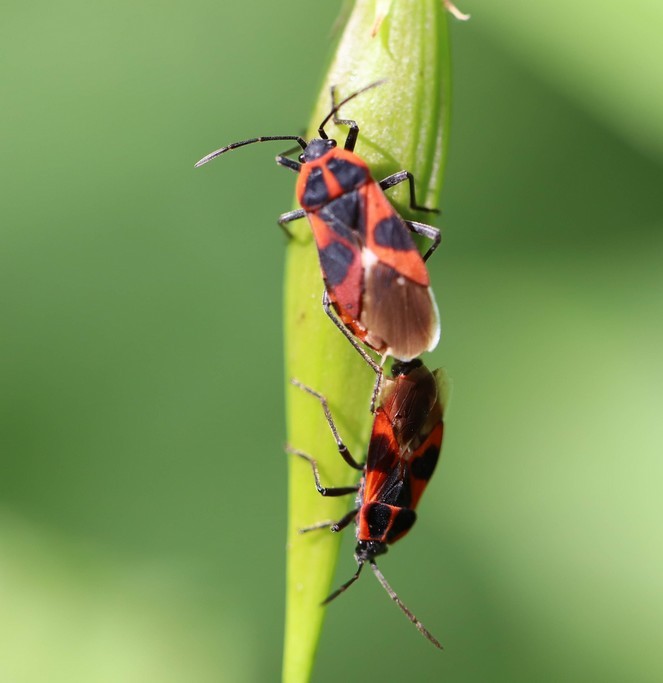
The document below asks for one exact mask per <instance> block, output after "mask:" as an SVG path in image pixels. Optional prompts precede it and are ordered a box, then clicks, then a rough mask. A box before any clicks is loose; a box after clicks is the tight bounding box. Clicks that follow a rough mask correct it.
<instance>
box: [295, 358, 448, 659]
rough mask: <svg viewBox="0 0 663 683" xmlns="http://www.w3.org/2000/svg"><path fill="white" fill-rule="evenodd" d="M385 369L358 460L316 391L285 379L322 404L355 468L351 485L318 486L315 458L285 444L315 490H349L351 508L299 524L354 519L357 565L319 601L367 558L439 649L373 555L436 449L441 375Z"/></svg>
mask: <svg viewBox="0 0 663 683" xmlns="http://www.w3.org/2000/svg"><path fill="white" fill-rule="evenodd" d="M391 372H392V376H393V379H386V380H385V381H384V383H383V386H382V388H381V391H380V403H379V405H378V408H377V410H376V412H375V419H374V422H373V431H372V434H371V440H370V443H369V446H368V455H367V458H366V464H365V465H361V464H359V463H358V462H357V461H356V460H355V459H354V458H353V457H352V455H351V454H350V452H349V451H348V449H347V447H346V446H345V444H344V443H343V441H342V440H341V438H340V436H339V434H338V431H337V429H336V426H335V424H334V421H333V419H332V416H331V413H330V412H329V407H328V406H327V401H326V400H325V398H324V396H322V395H321V394H319V393H317V392H316V391H314V390H313V389H311V388H309V387H307V386H305V385H303V384H301V383H300V382H297V381H295V380H293V384H295V385H297V386H298V387H300V388H301V389H304V390H305V391H307V392H308V393H309V394H312V395H313V396H315V397H316V398H317V399H318V400H319V401H320V403H321V404H322V407H323V410H324V412H325V417H326V418H327V422H328V423H329V426H330V428H331V430H332V434H333V435H334V438H335V439H336V443H337V444H338V450H339V453H340V454H341V456H342V457H343V459H344V460H345V462H346V463H348V465H350V466H351V467H354V468H355V469H358V470H362V471H363V476H362V478H361V481H360V483H359V485H357V486H343V487H337V488H326V487H324V486H322V484H321V483H320V475H319V473H318V466H317V463H316V461H315V460H314V459H313V458H312V457H311V456H310V455H307V454H306V453H303V452H301V451H298V450H295V449H292V448H288V451H289V452H290V453H293V454H294V455H298V456H299V457H301V458H304V459H305V460H307V461H308V462H309V463H310V465H311V468H312V469H313V476H314V478H315V485H316V488H317V489H318V491H319V492H320V493H321V494H322V495H323V496H343V495H348V494H351V493H357V507H356V508H354V509H352V510H350V512H349V513H348V514H347V515H345V516H344V517H343V518H342V519H341V520H339V521H338V522H320V523H318V524H315V525H313V526H311V527H307V528H306V529H303V530H302V531H310V530H312V529H321V528H330V529H331V530H332V531H340V530H341V529H344V528H345V527H346V526H347V525H348V524H350V522H352V521H353V520H354V521H355V522H356V527H357V529H356V533H357V547H356V548H355V559H356V561H357V563H358V565H359V567H358V569H357V571H356V573H355V574H354V575H353V576H352V578H351V579H350V580H349V581H347V582H346V583H344V584H343V585H342V586H341V587H340V588H338V589H337V590H336V591H334V592H333V593H332V594H331V595H330V596H329V597H328V598H327V599H326V600H325V601H324V603H323V604H327V603H328V602H330V601H331V600H333V599H334V598H336V597H337V596H338V595H340V594H341V593H343V592H344V591H345V590H346V589H347V588H348V587H349V586H351V585H352V584H353V583H354V582H355V581H356V580H357V579H358V578H359V574H360V573H361V570H362V568H363V566H364V564H366V563H367V562H368V563H369V564H370V565H371V569H372V570H373V572H374V573H375V575H376V577H377V578H378V580H379V581H380V583H381V584H382V586H383V587H384V589H385V590H386V591H387V593H389V596H390V597H391V599H392V600H394V602H396V604H397V605H398V606H399V607H400V608H401V610H402V611H403V612H404V613H405V615H406V616H407V618H408V619H409V620H410V621H411V622H412V623H413V624H414V625H415V626H416V627H417V629H419V631H420V632H421V633H422V634H423V635H424V636H425V637H426V638H428V640H430V641H431V642H432V643H433V644H434V645H435V646H437V647H439V648H440V649H442V646H441V645H440V643H439V642H438V641H437V640H436V639H435V638H434V637H433V636H432V635H431V633H430V632H429V631H428V630H427V629H426V628H425V627H424V626H423V624H422V623H421V622H420V621H419V620H418V619H417V618H416V617H415V616H414V614H412V612H410V610H409V609H408V608H407V607H406V606H405V605H404V604H403V603H402V602H401V600H400V599H399V598H398V596H397V595H396V593H395V592H394V591H393V589H392V588H391V586H390V585H389V584H388V583H387V581H386V579H385V578H384V576H383V575H382V573H381V572H380V570H379V569H378V567H377V565H376V562H375V558H376V557H377V556H378V555H382V554H384V553H386V552H387V550H388V546H389V545H391V544H392V543H395V542H396V541H398V540H399V539H401V538H403V536H405V534H407V533H408V531H409V530H410V529H411V528H412V525H413V524H414V522H415V521H416V518H417V514H416V512H415V509H416V507H417V505H418V503H419V500H420V498H421V495H422V493H423V492H424V489H425V488H426V486H427V484H428V482H429V481H430V478H431V476H432V475H433V472H434V470H435V466H436V464H437V461H438V457H439V455H440V448H441V446H442V436H443V432H444V408H445V403H446V401H447V394H448V380H447V378H446V375H445V373H444V372H443V371H442V370H436V371H435V372H433V373H431V372H430V371H429V370H428V369H427V368H426V367H425V366H424V365H423V363H422V362H421V361H420V360H419V359H415V360H412V361H408V362H400V363H394V365H393V367H392V371H391Z"/></svg>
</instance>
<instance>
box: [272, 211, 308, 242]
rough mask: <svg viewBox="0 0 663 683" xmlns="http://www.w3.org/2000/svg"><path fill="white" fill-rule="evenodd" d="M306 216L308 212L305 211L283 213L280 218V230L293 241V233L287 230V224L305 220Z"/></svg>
mask: <svg viewBox="0 0 663 683" xmlns="http://www.w3.org/2000/svg"><path fill="white" fill-rule="evenodd" d="M304 216H306V211H304V209H295V210H294V211H286V212H285V213H282V214H281V215H280V216H279V228H281V230H283V232H284V233H285V234H286V235H287V236H288V238H289V239H292V233H291V232H290V230H288V228H286V226H285V224H286V223H290V222H292V221H296V220H298V219H300V218H304Z"/></svg>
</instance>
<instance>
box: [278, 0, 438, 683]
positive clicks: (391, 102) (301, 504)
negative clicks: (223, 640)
mask: <svg viewBox="0 0 663 683" xmlns="http://www.w3.org/2000/svg"><path fill="white" fill-rule="evenodd" d="M380 79H387V80H386V82H385V83H383V84H382V85H380V86H378V87H376V88H373V89H371V90H369V91H367V92H366V93H363V94H361V95H360V96H358V97H357V98H356V99H354V100H352V101H351V102H350V103H348V105H347V106H345V107H344V108H343V110H342V111H341V117H342V118H350V119H355V120H356V121H357V123H358V124H359V127H360V132H359V142H358V144H357V147H356V152H357V153H358V154H359V155H360V156H361V157H363V158H364V159H366V161H367V162H368V163H369V165H370V167H371V169H372V171H373V175H374V177H375V178H376V179H378V180H380V179H382V178H383V177H385V176H387V175H389V174H391V173H394V172H395V171H398V170H401V169H407V170H410V171H411V172H412V173H413V174H414V176H415V180H416V187H417V193H418V194H417V201H418V203H419V204H422V203H424V204H426V205H428V206H436V205H437V201H438V196H439V193H440V189H441V185H442V169H443V166H444V160H445V157H446V141H447V131H448V121H449V104H450V78H449V42H448V34H447V16H446V14H445V12H444V10H443V7H442V3H441V0H392V1H391V2H380V1H379V0H358V2H356V3H355V6H354V9H353V10H352V12H351V14H350V16H349V18H348V21H347V24H346V27H345V29H344V31H343V35H342V36H341V39H340V42H339V46H338V49H337V52H336V54H335V56H334V58H333V60H332V64H331V67H330V69H329V71H328V73H327V76H326V78H325V81H324V84H323V86H322V88H321V91H320V97H319V98H318V102H317V105H316V108H315V112H314V114H313V117H312V120H311V126H310V129H309V131H308V133H309V136H316V130H317V127H318V125H319V123H320V122H321V121H322V119H323V118H324V117H325V115H326V114H327V113H328V112H329V110H330V106H331V105H330V102H331V100H330V86H332V85H335V86H336V88H337V91H338V96H339V98H342V97H346V96H347V95H350V94H352V93H353V92H355V91H356V90H359V89H360V88H362V87H364V86H366V85H368V84H369V83H372V82H374V81H377V80H380ZM326 130H327V133H328V135H329V136H330V137H334V138H336V139H338V140H339V144H342V141H344V140H345V136H346V134H347V128H344V127H340V128H336V127H334V125H333V124H330V125H329V126H328V127H327V128H326ZM389 195H390V197H391V198H392V199H393V200H394V201H395V202H396V204H397V205H398V207H399V211H400V212H401V213H403V214H404V215H406V216H407V215H408V214H410V212H409V211H408V209H407V206H408V205H409V195H408V189H407V183H403V185H402V186H400V187H398V188H394V190H390V191H389ZM429 218H430V217H428V218H425V219H424V220H429ZM292 226H293V230H294V233H295V237H294V239H292V240H290V243H289V245H288V248H287V259H286V274H285V356H286V357H285V361H286V363H285V380H286V410H287V434H288V437H287V438H288V443H289V444H290V445H291V446H292V447H293V448H296V449H299V450H302V451H305V452H307V453H309V454H310V455H312V456H313V457H314V458H315V459H316V460H317V461H318V464H319V468H320V477H321V480H322V484H323V486H346V485H349V484H352V483H354V482H356V480H357V475H358V473H357V472H356V471H355V470H352V469H351V468H350V467H348V466H347V465H346V463H345V462H344V461H343V460H342V458H341V456H340V455H339V453H338V451H337V448H336V444H335V442H334V439H333V437H332V434H331V432H330V430H329V427H328V425H327V423H326V421H325V419H324V414H323V412H322V408H321V406H320V403H319V402H318V401H317V400H316V399H315V398H314V397H313V396H310V395H309V394H306V393H305V392H303V391H302V390H301V389H298V388H296V387H293V386H292V385H291V384H290V380H291V379H292V378H296V379H298V380H299V381H301V382H303V383H304V384H307V385H308V386H310V387H312V388H313V389H315V390H317V391H319V392H321V393H322V394H324V395H325V396H326V397H327V399H328V401H329V404H330V409H331V412H332V415H333V417H334V419H335V421H336V424H337V427H338V430H339V434H340V435H341V438H342V439H343V440H344V441H345V442H346V444H347V445H348V447H349V448H350V451H351V452H352V453H353V455H354V456H355V459H357V460H358V461H363V460H364V458H365V453H366V445H367V441H368V437H369V435H370V429H371V423H372V418H371V414H370V412H369V400H370V395H371V389H372V386H373V382H374V379H375V378H374V373H373V371H372V370H371V369H370V368H369V367H368V366H367V365H366V364H365V363H364V361H363V360H362V359H361V358H360V357H359V355H358V354H357V352H356V351H355V350H354V349H353V348H352V347H351V345H350V344H349V343H348V341H347V340H346V339H345V337H344V336H343V335H342V334H341V333H340V332H339V331H338V330H337V329H336V328H335V327H334V325H333V324H332V322H331V321H330V320H329V319H328V318H327V316H326V315H325V313H324V311H323V309H322V305H321V298H322V291H323V283H322V278H321V275H320V267H319V264H318V257H317V252H316V249H315V244H314V242H313V238H312V235H311V231H310V228H309V226H308V223H307V221H306V220H301V221H297V222H296V223H293V224H292ZM288 457H289V459H290V460H289V511H288V541H287V578H286V584H287V596H286V633H285V652H284V662H283V681H284V683H306V682H307V681H309V680H310V675H311V670H312V666H313V661H314V656H315V651H316V647H317V643H318V640H319V636H320V629H321V626H322V619H323V616H324V608H322V607H321V606H320V603H321V602H322V600H323V599H324V598H325V597H326V596H327V595H328V594H329V592H330V591H331V589H332V579H333V578H334V574H335V568H336V559H337V554H338V544H339V540H340V537H339V536H338V535H335V534H332V533H331V532H330V531H329V530H327V529H322V530H318V531H313V532H310V533H307V534H303V535H302V534H300V533H299V531H298V530H299V529H300V528H301V527H304V526H307V525H311V524H313V523H315V522H318V521H322V520H338V519H340V518H341V517H342V516H343V515H344V514H345V513H346V512H347V511H348V510H349V508H350V507H351V506H352V505H353V504H354V501H353V499H352V496H346V497H342V498H324V497H322V496H321V495H320V494H319V493H318V492H317V490H316V489H315V486H314V481H313V475H312V473H311V468H310V466H309V465H308V463H306V462H305V461H304V460H301V459H300V458H296V457H294V456H288ZM344 533H352V531H351V530H350V529H348V530H347V531H345V532H344ZM343 569H344V571H343V573H342V580H343V579H345V578H349V576H350V575H351V574H352V573H353V572H354V570H355V565H354V563H353V562H352V560H351V558H350V557H348V558H346V561H344V562H343ZM346 575H347V576H346Z"/></svg>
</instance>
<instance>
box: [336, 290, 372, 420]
mask: <svg viewBox="0 0 663 683" xmlns="http://www.w3.org/2000/svg"><path fill="white" fill-rule="evenodd" d="M322 307H323V308H324V309H325V313H326V314H327V315H328V316H329V318H330V319H331V321H332V322H333V323H334V325H336V327H338V329H339V330H340V331H341V332H342V333H343V334H344V336H345V338H346V339H347V340H348V341H349V342H350V343H351V344H352V346H353V347H354V348H355V350H356V351H357V353H358V354H359V355H360V356H361V357H362V358H363V359H364V360H365V361H366V362H367V363H368V365H370V366H371V369H372V370H373V372H374V373H375V374H376V375H377V377H376V378H375V385H374V387H373V394H372V395H371V413H374V412H375V402H376V401H377V397H378V394H379V393H380V386H381V385H382V375H383V374H384V371H383V370H382V368H381V367H380V366H379V365H378V364H377V363H376V362H375V361H374V360H373V359H372V358H371V357H370V356H369V355H368V353H366V351H364V349H362V348H361V346H359V342H358V341H357V340H356V339H355V338H354V336H353V335H352V333H351V332H350V330H348V328H347V327H346V326H345V325H344V324H343V323H342V322H341V321H340V320H339V319H338V318H337V317H336V315H335V314H334V311H333V310H332V305H331V301H330V300H329V294H327V290H325V291H324V292H323V293H322Z"/></svg>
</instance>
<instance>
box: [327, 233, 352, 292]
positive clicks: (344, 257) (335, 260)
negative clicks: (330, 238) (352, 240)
mask: <svg viewBox="0 0 663 683" xmlns="http://www.w3.org/2000/svg"><path fill="white" fill-rule="evenodd" d="M319 254H320V264H321V265H322V269H323V271H324V273H325V279H326V280H327V284H329V285H338V284H340V283H341V282H343V280H345V277H346V275H347V274H348V270H349V269H350V266H351V264H352V260H353V259H354V252H353V251H352V249H350V248H349V247H346V246H345V244H343V243H342V242H331V243H330V244H328V245H327V246H326V247H325V248H324V249H321V250H320V252H319Z"/></svg>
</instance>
